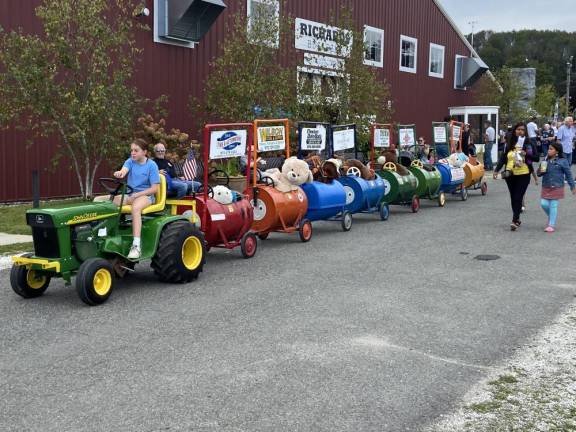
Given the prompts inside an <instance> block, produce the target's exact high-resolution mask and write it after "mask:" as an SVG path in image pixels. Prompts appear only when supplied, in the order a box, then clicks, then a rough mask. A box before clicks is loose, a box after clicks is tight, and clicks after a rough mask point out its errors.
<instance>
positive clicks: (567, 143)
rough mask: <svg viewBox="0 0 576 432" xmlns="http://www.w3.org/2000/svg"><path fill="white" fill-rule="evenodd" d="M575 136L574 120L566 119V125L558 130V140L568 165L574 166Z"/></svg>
mask: <svg viewBox="0 0 576 432" xmlns="http://www.w3.org/2000/svg"><path fill="white" fill-rule="evenodd" d="M575 135H576V127H574V119H573V118H572V117H566V118H565V119H564V124H563V125H562V126H560V128H559V129H558V133H557V134H556V139H557V140H558V142H560V144H562V152H563V153H564V157H565V158H566V160H567V161H568V165H572V146H573V144H572V142H573V141H574V136H575Z"/></svg>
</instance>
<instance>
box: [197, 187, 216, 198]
mask: <svg viewBox="0 0 576 432" xmlns="http://www.w3.org/2000/svg"><path fill="white" fill-rule="evenodd" d="M206 187H207V188H208V198H214V189H212V186H210V185H206ZM203 192H204V185H203V184H201V185H200V186H198V189H196V192H195V194H201V193H202V194H203Z"/></svg>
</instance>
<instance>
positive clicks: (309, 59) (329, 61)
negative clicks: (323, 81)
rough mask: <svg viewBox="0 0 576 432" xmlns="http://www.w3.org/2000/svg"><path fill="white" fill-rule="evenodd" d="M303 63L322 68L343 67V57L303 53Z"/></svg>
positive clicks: (338, 68)
mask: <svg viewBox="0 0 576 432" xmlns="http://www.w3.org/2000/svg"><path fill="white" fill-rule="evenodd" d="M304 65H305V66H311V67H315V68H323V69H336V70H342V69H344V59H341V58H337V57H328V56H323V55H318V54H312V53H304Z"/></svg>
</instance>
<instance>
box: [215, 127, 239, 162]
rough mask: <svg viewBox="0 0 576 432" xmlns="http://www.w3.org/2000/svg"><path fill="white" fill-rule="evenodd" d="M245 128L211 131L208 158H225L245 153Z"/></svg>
mask: <svg viewBox="0 0 576 432" xmlns="http://www.w3.org/2000/svg"><path fill="white" fill-rule="evenodd" d="M246 136H247V131H246V130H228V131H212V132H211V133H210V159H226V158H232V157H238V156H244V155H245V154H246Z"/></svg>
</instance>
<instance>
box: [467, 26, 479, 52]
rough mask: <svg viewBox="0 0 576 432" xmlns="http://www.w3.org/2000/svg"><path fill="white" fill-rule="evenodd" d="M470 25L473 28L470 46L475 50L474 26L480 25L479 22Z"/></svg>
mask: <svg viewBox="0 0 576 432" xmlns="http://www.w3.org/2000/svg"><path fill="white" fill-rule="evenodd" d="M468 24H470V25H471V26H472V37H471V39H472V40H471V41H470V45H472V49H474V26H475V25H476V24H478V21H469V22H468Z"/></svg>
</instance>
